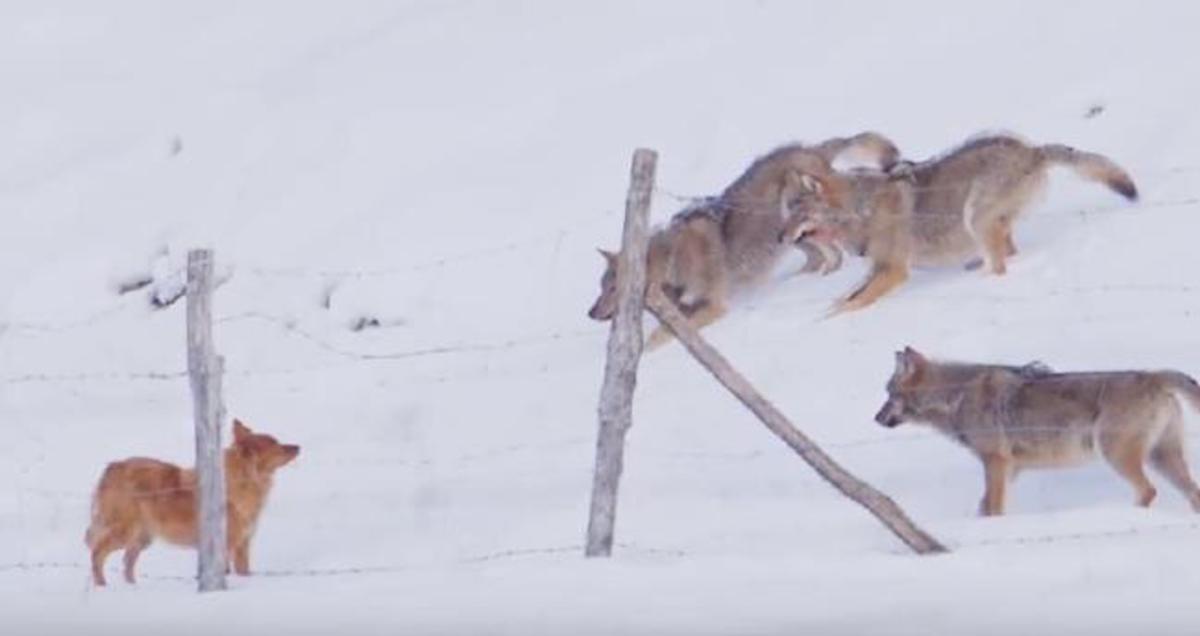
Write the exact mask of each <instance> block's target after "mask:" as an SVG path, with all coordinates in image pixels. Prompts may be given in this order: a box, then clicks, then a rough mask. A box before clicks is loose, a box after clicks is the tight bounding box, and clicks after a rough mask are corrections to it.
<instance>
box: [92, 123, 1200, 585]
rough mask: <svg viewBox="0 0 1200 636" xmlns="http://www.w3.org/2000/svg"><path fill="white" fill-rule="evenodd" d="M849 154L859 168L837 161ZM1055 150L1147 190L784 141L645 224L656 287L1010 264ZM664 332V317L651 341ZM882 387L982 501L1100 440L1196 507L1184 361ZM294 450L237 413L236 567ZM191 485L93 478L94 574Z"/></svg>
mask: <svg viewBox="0 0 1200 636" xmlns="http://www.w3.org/2000/svg"><path fill="white" fill-rule="evenodd" d="M846 160H853V161H854V162H856V167H853V168H843V167H841V166H843V165H845V161H846ZM839 164H840V165H839ZM1053 166H1064V167H1067V168H1070V169H1072V170H1074V172H1076V173H1077V174H1078V175H1079V176H1081V177H1083V178H1084V179H1087V180H1090V181H1094V182H1097V183H1100V184H1102V185H1104V186H1107V187H1108V188H1109V189H1111V190H1112V191H1113V192H1115V193H1116V194H1118V195H1120V196H1122V197H1124V198H1125V199H1128V200H1130V201H1134V200H1136V199H1137V197H1138V191H1137V187H1136V186H1135V185H1134V182H1133V179H1132V178H1131V177H1130V176H1129V174H1128V173H1126V172H1125V170H1123V169H1122V168H1121V167H1120V166H1118V165H1117V164H1116V163H1114V162H1113V161H1112V160H1110V159H1108V158H1106V157H1104V156H1102V155H1099V154H1096V153H1091V152H1085V151H1082V150H1076V149H1074V148H1070V147H1067V146H1063V145H1058V144H1049V145H1041V146H1039V145H1033V144H1030V143H1028V142H1026V141H1024V140H1022V139H1020V138H1018V137H1016V136H1013V135H1008V134H1003V135H997V134H992V135H984V136H978V137H976V138H973V139H970V140H968V141H966V142H965V143H962V144H961V145H959V146H957V147H956V148H954V149H952V150H950V151H948V152H946V153H944V154H942V155H939V156H936V157H933V158H930V159H926V160H924V161H911V160H908V159H905V158H903V157H902V156H901V153H900V152H899V151H898V150H897V148H896V145H895V144H894V143H892V142H891V141H890V140H889V139H888V138H886V137H884V136H883V135H881V134H879V133H876V132H864V133H861V134H858V135H853V136H850V137H838V138H833V139H829V140H827V141H825V142H822V143H818V144H811V145H809V144H790V145H785V146H782V147H780V148H777V149H775V150H773V151H771V152H769V153H767V154H765V155H763V156H762V157H760V158H758V159H757V160H755V161H754V162H752V163H751V165H750V166H749V167H748V168H747V169H746V170H745V171H744V172H743V173H742V174H741V175H740V176H738V178H737V179H735V180H734V181H733V183H732V184H730V185H729V186H728V187H727V188H725V190H724V191H722V192H721V193H720V194H719V195H716V196H712V197H707V198H702V199H699V200H697V201H695V202H694V203H693V204H691V205H689V206H688V207H686V208H685V209H684V210H682V211H680V212H679V213H677V214H676V215H675V216H674V217H673V218H672V219H671V220H670V221H669V222H668V223H667V224H666V225H665V226H663V227H661V228H659V229H657V230H656V231H655V232H654V233H653V234H652V235H651V237H650V239H649V245H648V250H647V256H646V259H647V260H646V279H647V290H654V289H657V290H659V291H661V292H662V293H663V294H664V295H666V297H667V298H669V299H670V300H671V301H672V302H673V303H674V304H675V305H676V306H677V307H678V309H679V310H680V312H681V313H682V314H683V315H684V316H685V317H686V318H687V320H688V321H690V323H691V324H692V325H693V326H694V327H695V328H697V329H699V328H702V327H705V326H707V325H709V324H712V323H713V322H715V321H717V320H719V319H721V318H722V317H723V316H725V315H726V314H727V313H728V311H729V307H730V303H731V302H732V300H733V299H734V298H736V297H737V296H739V295H741V294H743V293H745V292H747V291H750V290H753V289H757V288H760V287H762V286H764V284H765V283H767V282H768V281H769V280H770V279H771V278H772V275H773V273H774V272H775V271H776V269H777V266H778V265H779V264H780V262H781V260H782V259H783V258H784V257H785V256H786V255H787V254H788V253H789V251H791V250H793V249H798V250H800V251H801V252H802V253H803V255H804V257H805V264H804V266H803V268H802V269H800V272H799V273H803V274H813V275H824V274H828V273H830V272H833V271H835V270H837V269H839V268H840V267H841V266H842V264H843V261H844V260H845V258H846V257H847V256H850V257H861V258H865V259H866V260H867V261H868V262H869V269H868V274H867V276H866V279H865V280H864V281H862V282H861V283H860V284H858V285H857V286H855V288H854V289H852V290H851V291H850V292H849V293H848V294H846V295H845V297H843V298H841V299H840V300H838V301H836V302H835V303H834V305H833V307H832V308H831V310H830V312H829V313H830V315H836V314H840V313H843V312H850V311H858V310H862V309H864V308H866V307H869V306H870V305H872V304H874V303H875V302H877V301H879V300H880V299H881V298H882V297H884V296H885V295H887V294H889V293H892V292H894V291H896V290H897V289H898V288H899V287H900V286H901V285H902V284H903V283H904V282H905V281H906V280H907V279H908V277H909V271H910V269H911V268H914V267H921V268H928V267H953V268H965V269H967V270H977V269H981V268H982V269H983V270H984V271H985V273H988V274H992V275H1004V274H1005V272H1006V270H1007V268H1006V263H1007V261H1008V259H1010V258H1013V257H1014V256H1016V255H1017V253H1018V250H1017V246H1016V244H1015V243H1014V241H1013V225H1014V223H1016V222H1017V220H1018V219H1019V218H1020V217H1021V215H1022V213H1023V212H1024V211H1025V210H1026V209H1027V208H1029V207H1030V205H1031V204H1032V203H1033V202H1034V200H1035V199H1036V198H1037V196H1038V194H1039V193H1040V192H1041V191H1042V189H1043V188H1044V186H1045V185H1046V180H1047V173H1048V171H1049V169H1050V168H1051V167H1053ZM601 254H602V255H603V257H604V260H605V264H606V268H605V271H604V273H603V275H602V277H601V291H600V295H599V297H598V298H597V299H596V301H595V303H594V304H593V305H592V307H591V310H590V311H589V312H588V313H589V316H590V317H591V318H593V319H595V320H600V321H605V320H610V319H612V318H613V316H614V314H615V313H616V311H617V291H616V290H617V288H618V279H619V278H620V276H621V275H622V272H621V270H620V267H619V266H618V263H619V262H620V261H619V259H618V258H617V254H614V253H612V252H608V251H604V250H601ZM670 339H671V334H670V331H668V330H667V329H666V328H665V327H663V326H661V325H660V326H658V327H657V328H656V329H655V330H654V331H653V332H652V333H651V334H650V335H649V336H648V338H647V341H646V347H647V348H648V349H656V348H658V347H661V346H663V345H665V344H666V343H668V342H669V341H670ZM886 389H887V400H886V401H885V403H884V404H883V406H882V407H881V408H880V409H879V412H878V414H877V415H876V416H875V419H876V421H877V422H878V423H879V424H880V425H882V426H885V427H888V428H892V427H896V426H898V425H900V424H902V423H906V422H913V423H922V424H926V425H929V426H932V427H933V428H934V429H936V430H938V431H940V432H942V433H944V434H946V435H947V436H948V437H950V438H952V439H953V440H955V441H957V442H958V443H960V444H962V445H963V446H964V447H966V448H967V449H968V450H969V451H970V452H971V453H973V454H974V455H975V456H976V457H977V458H978V459H979V460H980V462H981V463H982V464H983V469H984V470H983V472H984V481H985V488H984V495H983V498H982V501H981V502H980V504H979V510H980V513H981V514H983V515H999V514H1003V513H1004V510H1005V500H1006V497H1005V493H1006V488H1007V486H1008V484H1009V483H1010V482H1011V481H1012V480H1013V479H1014V478H1015V477H1016V476H1017V474H1018V473H1019V472H1021V471H1022V470H1026V469H1030V468H1039V467H1056V466H1067V465H1073V464H1077V463H1080V462H1083V461H1086V460H1087V459H1089V458H1093V457H1095V456H1096V455H1097V454H1099V455H1101V456H1103V457H1104V459H1105V460H1107V461H1108V463H1109V464H1110V465H1111V466H1112V467H1113V468H1114V469H1115V470H1116V472H1117V473H1118V474H1120V475H1121V476H1122V477H1124V478H1125V479H1126V480H1127V481H1128V482H1129V483H1130V484H1131V485H1132V486H1133V488H1134V490H1135V493H1136V502H1137V503H1138V504H1139V505H1141V506H1148V505H1149V504H1150V503H1151V501H1153V500H1154V498H1155V496H1156V490H1155V487H1154V485H1153V484H1152V483H1151V482H1150V480H1149V479H1148V478H1147V476H1146V465H1147V464H1149V465H1150V466H1152V467H1154V468H1155V469H1156V470H1157V471H1158V472H1159V473H1161V474H1162V475H1163V476H1164V477H1165V478H1166V479H1167V481H1169V482H1170V483H1171V484H1172V485H1173V486H1174V487H1176V488H1177V489H1178V490H1179V491H1180V492H1182V493H1183V495H1184V496H1185V497H1186V498H1187V500H1188V501H1189V502H1190V504H1191V506H1192V508H1193V509H1195V510H1196V511H1197V512H1200V487H1198V486H1197V484H1196V482H1195V481H1194V480H1193V479H1192V477H1191V474H1190V471H1189V469H1188V465H1187V459H1186V453H1185V450H1186V448H1185V447H1186V445H1185V437H1184V429H1183V415H1182V407H1181V401H1182V402H1186V403H1187V404H1189V405H1190V406H1191V407H1192V408H1193V409H1195V410H1200V385H1198V384H1197V383H1196V381H1195V380H1194V379H1192V378H1191V377H1189V376H1188V375H1186V374H1184V373H1181V372H1178V371H1171V370H1163V371H1108V372H1082V373H1059V372H1056V371H1054V370H1053V369H1051V368H1049V367H1047V366H1046V365H1044V364H1042V363H1040V362H1033V363H1028V364H1023V365H1003V364H971V363H962V362H947V361H939V360H934V359H930V358H927V357H926V356H925V355H923V354H921V353H920V352H917V351H916V350H914V349H912V348H911V347H905V348H904V349H903V350H901V351H899V352H898V353H896V354H895V369H894V371H893V373H892V375H891V377H890V379H888V380H887V385H886ZM299 453H300V447H299V446H296V445H292V444H283V443H281V442H279V441H278V440H277V439H276V438H274V437H272V436H270V435H267V434H264V433H258V432H255V431H252V430H251V429H250V428H249V427H248V426H246V425H245V424H244V423H242V422H241V421H238V420H235V421H234V424H233V442H232V444H231V445H230V446H229V447H228V448H227V449H226V450H225V451H224V467H225V475H226V477H225V479H226V493H227V508H226V513H227V515H226V516H227V524H228V526H227V541H228V546H227V547H228V553H229V554H230V555H231V556H232V563H231V567H232V569H233V570H234V571H235V572H237V573H238V574H243V575H244V574H249V573H250V543H251V540H252V539H253V536H254V533H255V528H256V527H257V524H258V519H259V516H260V515H261V513H262V511H263V509H264V506H265V505H266V501H267V497H268V495H269V493H270V490H271V486H272V482H273V479H274V474H275V472H276V471H277V470H278V469H279V468H281V467H283V466H285V465H287V464H288V463H290V462H291V461H293V460H294V459H295V458H296V457H297V456H298V455H299ZM196 488H197V483H196V474H195V471H194V470H192V469H189V468H183V467H180V466H176V465H173V464H169V463H167V462H162V461H158V460H154V459H148V458H140V457H134V458H130V459H125V460H121V461H116V462H112V463H110V464H109V465H108V466H107V467H106V468H105V470H104V471H103V474H102V476H101V478H100V481H99V483H98V484H97V486H96V490H95V494H94V496H93V500H92V511H91V522H90V525H89V527H88V528H87V531H86V533H85V537H84V541H85V543H86V544H87V546H88V549H89V550H90V553H91V565H92V579H93V581H94V583H95V584H96V585H104V584H105V583H106V579H105V576H104V565H105V562H106V560H107V558H108V557H109V556H110V555H111V554H112V553H114V552H117V551H123V553H124V559H123V561H124V578H125V579H126V580H127V581H128V582H130V583H133V582H134V581H135V579H136V575H135V568H136V564H137V560H138V557H139V555H140V554H141V552H142V551H143V550H145V549H146V547H148V546H149V545H150V544H151V543H152V542H153V541H155V540H156V539H157V540H162V541H164V542H167V543H171V544H176V545H181V546H195V545H196V543H197V541H198V519H197V510H196V501H197V495H196Z"/></svg>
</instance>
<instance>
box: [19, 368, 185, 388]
mask: <svg viewBox="0 0 1200 636" xmlns="http://www.w3.org/2000/svg"><path fill="white" fill-rule="evenodd" d="M186 377H187V371H145V372H140V373H136V372H135V373H126V372H121V371H93V372H82V373H62V374H53V373H28V374H25V375H14V376H8V377H4V378H0V385H4V384H33V383H59V382H140V381H147V382H158V381H170V380H178V379H180V378H186Z"/></svg>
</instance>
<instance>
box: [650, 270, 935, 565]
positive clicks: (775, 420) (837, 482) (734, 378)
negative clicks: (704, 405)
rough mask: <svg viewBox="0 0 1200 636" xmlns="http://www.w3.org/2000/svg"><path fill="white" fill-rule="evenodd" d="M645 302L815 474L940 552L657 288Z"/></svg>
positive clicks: (908, 539) (920, 550)
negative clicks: (798, 424)
mask: <svg viewBox="0 0 1200 636" xmlns="http://www.w3.org/2000/svg"><path fill="white" fill-rule="evenodd" d="M648 296H649V297H648V298H647V299H646V305H647V307H648V308H649V309H650V311H651V312H652V313H653V314H654V315H655V316H656V317H657V318H658V319H659V321H661V322H662V323H663V324H665V325H666V326H667V328H668V329H670V330H671V332H672V333H674V334H675V337H676V338H678V339H679V341H680V342H682V343H683V345H684V346H685V347H687V350H688V351H689V352H691V354H692V355H693V356H694V357H695V358H696V359H697V360H699V361H700V364H702V365H703V366H704V368H706V369H708V371H709V372H710V373H712V374H713V375H714V376H716V378H717V381H719V382H720V383H721V384H723V385H725V388H726V389H729V391H730V392H731V393H733V394H734V396H736V397H737V399H738V400H740V401H741V402H742V404H745V405H746V406H747V407H748V408H749V409H750V410H751V411H753V412H754V414H755V415H756V416H758V419H760V420H762V423H763V424H766V426H767V428H768V429H770V430H771V432H772V433H774V434H775V435H776V436H778V437H779V438H780V439H782V440H783V441H784V442H785V443H787V445H788V446H790V447H792V450H794V451H796V453H797V454H798V455H800V458H801V459H803V460H804V461H805V462H808V464H809V465H810V466H812V467H813V468H814V469H816V471H817V474H819V475H820V476H821V477H823V478H824V479H825V481H828V482H829V483H830V484H833V486H834V487H835V488H837V489H838V490H839V491H841V492H842V494H843V495H846V496H847V497H849V498H851V499H853V500H854V501H855V502H857V503H858V504H859V505H860V506H862V507H864V508H866V509H867V510H868V511H870V512H871V514H873V515H875V517H876V518H878V519H879V520H880V521H882V522H883V525H885V526H887V528H888V530H891V531H892V533H894V534H895V535H896V536H897V537H899V538H900V540H901V541H903V542H904V543H905V544H906V545H907V546H908V547H910V548H912V549H913V551H914V552H916V553H917V554H934V553H939V552H945V551H946V548H945V547H944V546H943V545H942V544H941V543H938V541H937V540H936V539H934V538H933V537H932V536H930V535H929V534H928V533H926V532H925V531H924V530H922V529H921V528H919V527H917V525H916V524H915V523H913V521H912V520H911V519H909V518H908V515H906V514H904V511H903V510H901V509H900V506H897V505H896V502H894V501H892V500H891V498H889V497H888V496H887V495H885V494H883V493H881V492H879V491H878V490H876V489H875V488H873V487H872V486H871V485H870V484H868V483H866V482H864V481H862V480H861V479H859V478H857V477H855V476H854V475H852V474H850V473H849V472H847V471H846V469H844V468H842V467H841V466H840V465H838V463H837V462H835V461H833V458H831V457H830V456H829V455H826V454H825V451H823V450H821V448H820V447H819V446H817V445H816V444H815V443H813V441H812V440H810V439H809V438H808V436H806V435H805V434H804V433H801V432H800V430H799V429H797V428H796V427H795V426H794V425H792V423H791V422H790V421H788V419H787V417H785V416H784V414H783V413H781V412H779V409H776V408H775V406H774V405H773V404H771V403H770V402H768V401H767V399H766V398H765V397H763V396H762V394H760V393H759V392H758V390H756V389H755V388H754V386H752V385H751V384H750V382H748V381H747V380H746V378H744V377H742V375H741V374H740V373H738V372H737V370H735V369H734V368H733V367H732V366H731V365H730V364H729V361H728V360H726V359H725V357H724V356H722V355H721V354H720V352H718V351H717V350H716V349H714V348H713V347H712V345H710V344H708V343H707V342H706V341H705V340H704V339H703V338H701V337H700V334H699V333H697V332H696V330H695V329H693V328H692V326H691V324H689V323H688V322H687V320H686V319H685V318H684V317H683V314H681V313H680V312H679V309H677V308H676V307H675V305H674V304H673V303H672V302H671V301H670V300H669V299H667V297H666V296H665V295H663V294H662V292H661V291H659V290H654V289H652V290H650V293H649V294H648Z"/></svg>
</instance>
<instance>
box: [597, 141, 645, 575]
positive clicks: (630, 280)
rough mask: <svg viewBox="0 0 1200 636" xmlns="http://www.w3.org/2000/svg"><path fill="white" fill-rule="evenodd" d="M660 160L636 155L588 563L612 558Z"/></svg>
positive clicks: (603, 400)
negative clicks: (652, 210)
mask: <svg viewBox="0 0 1200 636" xmlns="http://www.w3.org/2000/svg"><path fill="white" fill-rule="evenodd" d="M657 162H658V154H657V153H656V152H654V151H653V150H647V149H645V148H640V149H638V150H637V151H635V152H634V153H633V166H632V168H631V169H630V175H629V193H628V194H627V195H626V197H625V228H624V231H623V235H622V238H621V253H620V255H619V256H618V259H617V293H618V300H617V313H616V315H615V316H613V320H612V330H611V331H610V332H609V335H608V358H607V360H606V362H605V365H604V384H603V385H602V386H601V389H600V407H599V416H600V418H599V419H600V431H599V434H598V435H597V438H596V471H595V473H594V475H593V477H592V503H591V510H590V512H589V515H588V527H587V546H586V547H585V549H584V554H585V555H586V556H589V557H598V556H603V557H607V556H610V555H612V545H613V527H614V525H615V523H616V515H617V486H618V484H619V483H620V481H621V469H622V466H623V462H624V454H625V433H626V432H628V431H629V427H630V426H632V425H633V390H634V387H635V386H636V385H637V367H638V359H639V358H640V357H641V355H642V310H643V304H644V299H645V294H646V245H647V232H648V226H649V220H648V219H649V213H650V196H651V191H652V190H653V189H654V170H655V166H656V164H657Z"/></svg>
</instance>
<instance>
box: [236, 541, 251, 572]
mask: <svg viewBox="0 0 1200 636" xmlns="http://www.w3.org/2000/svg"><path fill="white" fill-rule="evenodd" d="M233 571H234V572H237V573H238V575H239V576H249V575H250V539H249V538H247V539H245V540H243V541H242V542H241V543H239V544H237V545H236V546H234V548H233Z"/></svg>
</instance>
